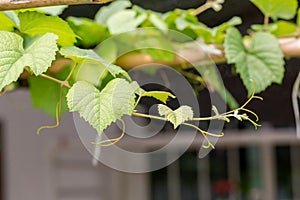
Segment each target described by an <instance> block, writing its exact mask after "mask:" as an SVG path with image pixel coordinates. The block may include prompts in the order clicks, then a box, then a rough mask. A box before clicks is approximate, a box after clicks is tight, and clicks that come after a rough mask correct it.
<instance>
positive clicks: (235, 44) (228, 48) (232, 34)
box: [224, 28, 246, 64]
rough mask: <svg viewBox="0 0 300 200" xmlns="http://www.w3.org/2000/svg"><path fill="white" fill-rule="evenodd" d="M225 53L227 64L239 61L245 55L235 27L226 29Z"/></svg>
mask: <svg viewBox="0 0 300 200" xmlns="http://www.w3.org/2000/svg"><path fill="white" fill-rule="evenodd" d="M224 46H225V53H226V58H227V61H228V63H229V64H232V63H237V62H241V61H242V60H243V59H244V56H245V51H246V49H245V46H244V44H243V38H242V35H241V34H240V32H239V31H238V30H237V29H236V28H230V29H228V30H227V36H226V39H225V43H224Z"/></svg>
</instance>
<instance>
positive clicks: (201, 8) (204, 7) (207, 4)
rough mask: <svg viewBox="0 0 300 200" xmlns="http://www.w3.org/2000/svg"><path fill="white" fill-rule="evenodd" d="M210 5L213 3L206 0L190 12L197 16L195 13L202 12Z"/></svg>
mask: <svg viewBox="0 0 300 200" xmlns="http://www.w3.org/2000/svg"><path fill="white" fill-rule="evenodd" d="M212 5H213V2H210V1H207V2H206V3H205V4H203V5H201V6H200V7H198V8H197V9H196V10H194V12H193V13H192V14H193V15H195V16H197V15H199V14H201V13H203V12H204V11H206V10H208V9H210V8H211V6H212Z"/></svg>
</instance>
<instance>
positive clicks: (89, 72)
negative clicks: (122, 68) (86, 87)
mask: <svg viewBox="0 0 300 200" xmlns="http://www.w3.org/2000/svg"><path fill="white" fill-rule="evenodd" d="M76 69H77V70H76V71H75V72H74V73H73V77H74V79H75V81H86V82H89V83H91V84H93V85H95V86H96V87H98V86H100V85H101V83H102V80H103V79H104V77H106V75H107V73H108V71H107V69H106V68H105V66H104V65H101V64H100V63H99V62H95V61H93V60H85V61H84V62H82V63H81V64H80V65H79V66H78V67H77V68H76Z"/></svg>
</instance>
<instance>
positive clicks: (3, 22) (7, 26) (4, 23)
mask: <svg viewBox="0 0 300 200" xmlns="http://www.w3.org/2000/svg"><path fill="white" fill-rule="evenodd" d="M14 27H15V23H14V22H13V21H12V20H11V19H10V18H9V17H7V16H6V15H5V14H4V12H0V30H5V31H13V30H14Z"/></svg>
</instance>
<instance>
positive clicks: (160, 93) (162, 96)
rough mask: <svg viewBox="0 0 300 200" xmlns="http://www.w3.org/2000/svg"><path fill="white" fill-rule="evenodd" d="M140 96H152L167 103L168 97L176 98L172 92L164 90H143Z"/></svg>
mask: <svg viewBox="0 0 300 200" xmlns="http://www.w3.org/2000/svg"><path fill="white" fill-rule="evenodd" d="M141 96H142V97H153V98H155V99H157V100H159V101H161V102H163V103H167V100H168V98H169V97H171V98H173V99H174V98H176V96H174V95H173V94H171V93H170V92H165V91H149V92H143V93H142V94H141Z"/></svg>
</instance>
